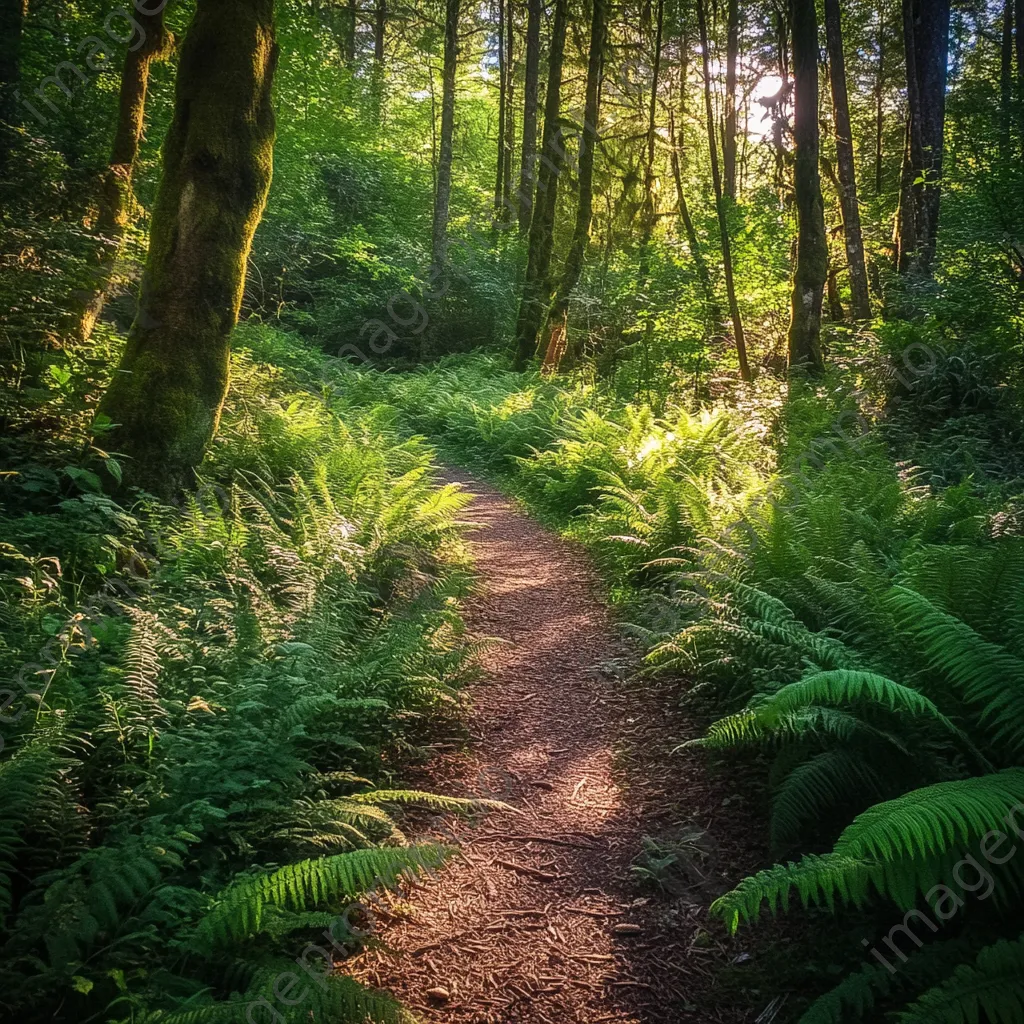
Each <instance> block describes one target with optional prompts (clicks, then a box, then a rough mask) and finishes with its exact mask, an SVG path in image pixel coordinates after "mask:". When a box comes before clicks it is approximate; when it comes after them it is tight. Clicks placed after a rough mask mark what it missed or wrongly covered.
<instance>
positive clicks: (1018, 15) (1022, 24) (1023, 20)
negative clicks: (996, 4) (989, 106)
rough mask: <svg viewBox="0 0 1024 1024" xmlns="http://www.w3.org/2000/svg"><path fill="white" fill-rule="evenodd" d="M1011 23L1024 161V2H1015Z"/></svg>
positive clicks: (1018, 115)
mask: <svg viewBox="0 0 1024 1024" xmlns="http://www.w3.org/2000/svg"><path fill="white" fill-rule="evenodd" d="M1013 23H1014V26H1015V32H1014V35H1015V36H1016V43H1017V128H1018V133H1019V135H1020V140H1019V141H1020V155H1021V159H1022V160H1024V0H1017V6H1016V10H1015V11H1014V15H1013Z"/></svg>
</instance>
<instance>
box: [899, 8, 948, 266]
mask: <svg viewBox="0 0 1024 1024" xmlns="http://www.w3.org/2000/svg"><path fill="white" fill-rule="evenodd" d="M903 38H904V49H905V50H906V63H907V108H908V117H909V136H910V138H909V142H910V144H909V146H908V147H907V153H906V158H905V163H904V169H903V179H904V184H906V182H907V180H908V179H909V181H910V183H911V184H910V189H911V192H912V197H913V209H912V216H913V220H914V232H913V237H910V234H909V232H907V233H904V230H903V229H904V227H908V226H909V225H908V224H907V221H908V220H909V217H910V216H911V211H910V210H903V211H901V217H900V221H899V223H900V236H899V239H898V241H899V269H900V273H904V274H905V273H907V272H908V271H913V272H914V273H916V274H918V275H920V276H923V277H927V276H930V275H931V272H932V263H933V260H934V258H935V244H936V240H937V238H938V231H939V202H940V196H941V193H940V179H941V177H942V154H943V141H944V140H943V136H944V131H945V122H946V75H947V70H946V65H947V62H948V59H949V0H903ZM907 162H909V166H907ZM904 191H905V190H904ZM901 202H902V200H901Z"/></svg>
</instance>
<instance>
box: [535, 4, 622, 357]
mask: <svg viewBox="0 0 1024 1024" xmlns="http://www.w3.org/2000/svg"><path fill="white" fill-rule="evenodd" d="M605 18H606V12H605V0H593V12H592V14H591V21H590V51H589V55H588V57H587V85H586V90H585V98H584V102H583V134H582V135H581V136H580V152H579V175H578V177H579V203H578V205H577V207H576V225H575V227H574V228H573V234H572V242H571V243H570V245H569V254H568V256H566V258H565V266H564V267H563V268H562V276H561V278H560V280H559V282H558V287H557V288H556V290H555V297H554V300H553V301H552V303H551V308H550V309H549V310H548V315H547V322H546V325H545V328H544V337H545V338H546V339H547V340H546V343H545V349H544V352H545V354H544V363H543V369H544V370H546V371H548V372H550V373H553V372H554V371H556V370H557V369H558V365H559V363H560V362H561V361H562V357H563V356H564V355H565V352H566V347H567V341H568V339H567V335H566V329H567V319H568V312H569V298H570V296H571V295H572V292H573V289H574V288H575V287H576V285H577V284H578V282H579V279H580V274H581V273H582V272H583V260H584V258H585V256H586V254H587V246H588V244H589V242H590V225H591V222H592V221H593V218H594V158H595V156H596V154H597V137H598V132H597V125H598V118H599V116H600V106H601V70H602V65H603V62H604V45H605Z"/></svg>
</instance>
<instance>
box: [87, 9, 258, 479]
mask: <svg viewBox="0 0 1024 1024" xmlns="http://www.w3.org/2000/svg"><path fill="white" fill-rule="evenodd" d="M276 61H277V46H276V43H275V41H274V10H273V0H198V3H197V6H196V12H195V15H194V17H193V19H192V24H191V25H190V27H189V29H188V34H187V36H186V38H185V42H184V45H183V47H182V50H181V61H180V64H179V68H178V77H177V83H176V86H175V103H174V115H173V118H172V121H171V127H170V129H169V131H168V133H167V138H166V140H165V142H164V148H163V175H162V178H161V181H160V187H159V191H158V193H157V198H156V202H155V205H154V208H153V217H152V225H151V230H150V243H149V256H148V259H147V261H146V269H145V273H144V275H143V280H142V289H141V293H140V296H139V312H138V316H137V317H136V320H135V323H134V324H133V325H132V329H131V331H130V332H129V335H128V343H127V346H126V347H125V351H124V355H123V356H122V359H121V363H120V365H119V366H118V369H117V371H116V372H115V374H114V378H113V381H112V382H111V385H110V387H109V389H108V390H107V393H106V395H105V396H104V398H103V400H102V402H101V404H100V410H99V411H100V414H101V416H102V417H104V418H105V420H104V422H107V423H113V424H114V426H113V427H112V429H110V430H109V432H108V431H102V432H100V434H99V436H98V438H97V441H98V443H100V444H101V445H102V446H103V447H104V448H107V449H109V450H111V451H114V452H119V453H122V454H124V455H126V456H127V457H128V459H127V462H126V464H125V466H124V480H123V485H124V486H131V485H136V486H139V487H143V488H145V489H146V490H149V491H152V492H153V493H155V494H158V495H160V496H162V497H165V498H166V497H171V496H173V495H174V494H175V493H177V492H179V491H180V490H182V489H184V488H187V487H188V486H190V485H191V483H192V482H193V477H194V471H195V469H196V467H197V466H198V465H199V463H200V462H201V460H202V458H203V453H204V451H205V449H206V445H207V444H208V443H209V441H210V439H211V438H212V437H213V435H214V433H215V432H216V430H217V426H218V422H219V419H220V412H221V408H222V406H223V403H224V398H225V395H226V393H227V387H228V367H229V360H230V344H231V342H230V339H231V331H232V329H233V328H234V326H235V323H236V322H237V319H238V311H239V308H240V306H241V302H242V293H243V289H244V286H245V269H246V262H247V260H248V256H249V250H250V248H251V245H252V237H253V233H254V231H255V230H256V226H257V224H258V223H259V220H260V217H261V215H262V212H263V207H264V205H265V203H266V198H267V192H268V190H269V188H270V178H271V173H272V165H273V145H274V111H273V106H272V103H271V85H272V82H273V76H274V68H275V65H276Z"/></svg>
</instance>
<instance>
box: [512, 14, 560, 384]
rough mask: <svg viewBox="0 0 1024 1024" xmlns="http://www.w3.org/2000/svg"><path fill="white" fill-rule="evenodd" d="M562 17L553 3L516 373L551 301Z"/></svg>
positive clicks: (532, 347)
mask: <svg viewBox="0 0 1024 1024" xmlns="http://www.w3.org/2000/svg"><path fill="white" fill-rule="evenodd" d="M568 13H569V0H556V3H555V18H554V22H553V24H552V26H551V48H550V50H549V53H548V87H547V94H546V96H545V98H544V141H543V146H542V148H541V159H540V168H539V169H538V171H537V193H536V198H535V200H534V204H533V215H532V217H531V218H530V235H529V244H528V252H527V260H526V279H525V280H524V282H523V295H522V299H521V300H520V303H519V316H518V320H517V323H516V357H515V366H516V369H519V370H522V369H523V368H525V366H526V364H527V363H528V362H529V360H530V359H532V358H533V356H534V354H535V352H536V350H537V334H538V332H539V331H540V327H541V323H542V321H543V319H544V314H545V312H546V310H547V305H548V301H549V299H550V297H551V281H550V277H549V270H550V267H551V250H552V247H553V245H554V228H555V210H556V204H557V199H558V179H559V177H560V175H561V173H562V165H563V163H564V161H565V148H564V146H563V145H562V125H561V110H560V107H561V94H562V61H563V58H564V55H565V29H566V22H567V20H568Z"/></svg>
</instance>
